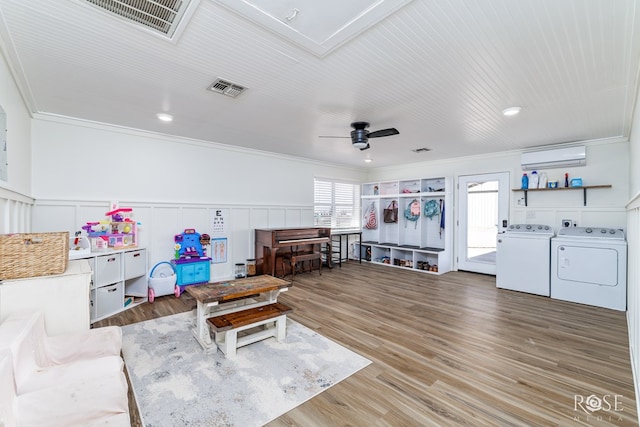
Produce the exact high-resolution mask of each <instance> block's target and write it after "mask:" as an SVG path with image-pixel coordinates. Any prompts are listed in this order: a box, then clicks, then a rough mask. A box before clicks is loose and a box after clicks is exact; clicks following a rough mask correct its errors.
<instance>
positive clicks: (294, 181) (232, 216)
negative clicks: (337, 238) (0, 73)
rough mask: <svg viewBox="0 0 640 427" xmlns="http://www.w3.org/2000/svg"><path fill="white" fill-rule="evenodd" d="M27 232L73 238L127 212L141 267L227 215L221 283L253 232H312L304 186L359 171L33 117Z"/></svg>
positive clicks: (215, 270)
mask: <svg viewBox="0 0 640 427" xmlns="http://www.w3.org/2000/svg"><path fill="white" fill-rule="evenodd" d="M32 138H33V139H32V143H33V147H34V148H33V164H32V166H33V171H34V173H33V194H34V197H35V199H36V205H35V208H34V215H33V229H34V231H69V232H71V233H73V232H74V231H76V230H80V229H81V227H82V225H84V224H86V222H88V221H97V220H101V219H104V213H105V212H107V211H108V210H109V206H110V202H111V201H118V202H119V203H120V206H123V207H132V208H134V219H135V220H136V221H139V222H141V224H142V226H141V227H140V242H141V245H142V246H145V247H147V248H148V249H149V266H150V267H151V266H153V265H154V264H155V263H156V262H159V261H162V260H167V259H170V258H171V257H172V255H173V236H174V235H175V234H177V233H180V232H182V231H183V230H184V229H185V228H195V229H196V230H197V231H198V232H200V233H209V234H211V224H212V216H213V214H214V212H215V210H217V209H223V210H224V211H225V212H226V213H227V218H226V219H227V222H228V236H227V237H228V238H229V253H230V256H229V262H228V263H227V264H226V265H213V266H212V277H213V278H216V277H220V278H226V276H228V275H229V274H231V273H232V267H233V264H234V263H236V262H245V261H246V259H247V258H252V257H253V254H254V246H253V245H254V235H253V230H254V229H256V228H274V227H296V226H304V227H306V226H312V225H313V194H314V191H313V178H314V177H315V176H318V177H331V178H341V179H345V180H351V181H354V182H356V183H360V182H362V181H363V179H364V176H365V173H364V171H363V170H357V169H352V168H344V167H338V166H335V165H327V164H324V163H319V162H312V161H308V160H305V159H299V158H291V157H286V156H278V155H274V154H270V153H262V152H258V151H255V150H245V149H239V148H234V147H229V146H224V145H219V144H211V143H207V142H203V141H194V140H189V139H183V138H176V137H170V136H167V135H160V134H156V133H150V132H143V131H139V130H134V129H125V128H120V127H115V126H109V125H105V124H96V123H89V122H84V121H80V120H75V119H69V118H59V117H53V116H47V115H36V116H35V118H34V119H33V126H32Z"/></svg>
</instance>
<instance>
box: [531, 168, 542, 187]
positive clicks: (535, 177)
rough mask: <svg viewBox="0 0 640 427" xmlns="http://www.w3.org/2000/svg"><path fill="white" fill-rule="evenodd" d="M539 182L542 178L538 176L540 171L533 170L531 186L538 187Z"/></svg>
mask: <svg viewBox="0 0 640 427" xmlns="http://www.w3.org/2000/svg"><path fill="white" fill-rule="evenodd" d="M538 182H540V178H539V177H538V172H536V171H533V172H531V178H529V187H531V188H538Z"/></svg>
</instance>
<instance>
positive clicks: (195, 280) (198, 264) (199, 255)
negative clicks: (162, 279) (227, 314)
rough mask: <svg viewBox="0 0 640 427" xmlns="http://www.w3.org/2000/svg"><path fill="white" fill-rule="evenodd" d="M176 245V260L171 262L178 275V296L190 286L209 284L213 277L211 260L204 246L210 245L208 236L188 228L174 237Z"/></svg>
mask: <svg viewBox="0 0 640 427" xmlns="http://www.w3.org/2000/svg"><path fill="white" fill-rule="evenodd" d="M174 241H175V243H176V245H175V248H176V259H173V260H171V265H172V266H173V268H174V270H175V272H176V275H177V280H176V290H175V292H176V296H180V294H181V293H182V292H183V291H184V288H185V287H186V286H189V285H196V284H199V283H208V282H209V279H210V277H211V265H210V261H211V258H209V257H207V256H206V253H205V249H204V248H203V245H207V244H209V242H210V241H211V238H210V237H209V235H208V234H200V233H197V232H196V230H195V229H193V228H187V229H186V230H184V232H183V233H180V234H176V235H175V236H174Z"/></svg>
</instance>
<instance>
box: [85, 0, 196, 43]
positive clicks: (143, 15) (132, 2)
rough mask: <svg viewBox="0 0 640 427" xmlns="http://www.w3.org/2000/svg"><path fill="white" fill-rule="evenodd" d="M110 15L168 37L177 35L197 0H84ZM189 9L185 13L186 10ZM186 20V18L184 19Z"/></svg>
mask: <svg viewBox="0 0 640 427" xmlns="http://www.w3.org/2000/svg"><path fill="white" fill-rule="evenodd" d="M85 1H86V2H87V3H90V4H92V5H94V6H97V7H99V8H101V9H103V10H105V11H107V12H109V13H110V14H112V15H117V16H120V17H122V18H125V19H127V20H129V21H132V22H134V23H136V24H138V25H140V26H142V27H144V28H146V29H149V30H152V31H153V32H154V33H159V34H161V35H163V36H165V37H167V38H169V39H172V38H173V37H174V36H177V35H178V32H177V30H178V27H179V26H180V27H183V26H184V25H180V24H181V23H183V18H186V16H187V15H188V16H190V15H191V14H192V13H193V9H194V8H195V6H196V5H197V3H198V2H199V0H85ZM188 9H189V10H190V11H189V13H187V10H188ZM184 21H186V19H184Z"/></svg>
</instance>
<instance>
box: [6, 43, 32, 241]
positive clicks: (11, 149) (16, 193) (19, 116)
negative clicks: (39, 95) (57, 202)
mask: <svg viewBox="0 0 640 427" xmlns="http://www.w3.org/2000/svg"><path fill="white" fill-rule="evenodd" d="M0 43H1V40H0ZM1 51H2V52H4V50H3V49H2V50H1ZM0 105H1V106H2V109H3V110H4V111H5V113H6V115H7V162H8V163H9V164H8V175H7V181H3V180H0V234H1V233H11V232H26V231H29V230H30V227H31V205H32V203H33V200H32V199H31V197H30V196H31V131H30V126H31V117H30V115H29V111H28V109H27V108H26V106H25V103H24V102H23V99H22V97H21V95H20V92H19V90H18V87H17V85H16V83H15V81H14V79H13V75H12V73H11V69H10V68H9V65H8V63H7V61H6V59H5V57H4V56H3V54H0ZM0 149H2V147H0Z"/></svg>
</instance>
